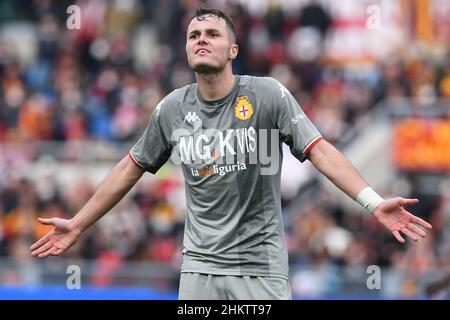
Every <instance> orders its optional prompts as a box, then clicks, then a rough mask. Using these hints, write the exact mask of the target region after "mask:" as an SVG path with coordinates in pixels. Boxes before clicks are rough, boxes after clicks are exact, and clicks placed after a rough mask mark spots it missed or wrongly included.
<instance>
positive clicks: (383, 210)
mask: <svg viewBox="0 0 450 320" xmlns="http://www.w3.org/2000/svg"><path fill="white" fill-rule="evenodd" d="M418 202H419V200H418V199H405V198H401V197H397V198H393V199H387V200H384V201H383V202H382V203H380V204H379V205H378V207H377V208H376V209H375V212H374V213H373V215H374V216H375V217H376V218H377V219H378V221H379V222H380V223H381V224H382V225H383V226H384V227H386V228H387V229H388V230H389V231H391V232H392V234H393V235H394V237H395V238H396V239H397V240H398V241H399V242H401V243H404V242H405V239H403V237H402V236H401V235H400V232H401V233H403V234H404V235H406V236H407V237H409V238H411V239H412V240H414V241H417V240H419V237H422V238H425V236H426V233H425V232H424V231H423V230H422V229H421V228H419V227H418V226H422V227H424V228H426V229H431V228H432V227H431V224H429V223H428V222H426V221H425V220H422V219H420V218H419V217H416V216H415V215H413V214H411V213H410V212H408V211H407V210H405V208H404V206H406V205H413V204H416V203H418Z"/></svg>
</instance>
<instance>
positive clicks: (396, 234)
mask: <svg viewBox="0 0 450 320" xmlns="http://www.w3.org/2000/svg"><path fill="white" fill-rule="evenodd" d="M392 234H393V235H394V237H395V238H396V239H397V240H398V242H401V243H404V242H405V239H403V237H402V236H401V235H400V232H398V231H392Z"/></svg>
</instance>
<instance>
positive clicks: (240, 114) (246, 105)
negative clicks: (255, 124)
mask: <svg viewBox="0 0 450 320" xmlns="http://www.w3.org/2000/svg"><path fill="white" fill-rule="evenodd" d="M236 100H237V105H236V108H235V109H234V114H235V116H236V118H238V119H239V120H247V119H249V118H250V117H251V116H252V114H253V108H252V105H251V103H250V102H249V101H248V97H247V96H241V97H237V99H236Z"/></svg>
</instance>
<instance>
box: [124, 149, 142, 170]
mask: <svg viewBox="0 0 450 320" xmlns="http://www.w3.org/2000/svg"><path fill="white" fill-rule="evenodd" d="M128 156H129V157H130V159H131V161H133V162H134V164H135V165H137V166H138V167H139V168H141V169H144V167H143V166H141V165H140V164H139V163H137V161H136V160H134V158H133V156H132V155H131V152H128Z"/></svg>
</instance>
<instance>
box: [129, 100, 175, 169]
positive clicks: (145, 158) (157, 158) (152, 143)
mask: <svg viewBox="0 0 450 320" xmlns="http://www.w3.org/2000/svg"><path fill="white" fill-rule="evenodd" d="M166 104H168V102H167V101H165V99H163V100H162V101H161V102H160V103H159V104H158V106H157V107H156V109H155V111H154V112H153V113H152V115H151V118H150V121H149V124H148V126H147V128H146V129H145V131H144V133H143V134H142V136H141V138H140V139H139V140H138V141H137V142H136V144H135V145H134V146H133V147H132V148H131V150H130V153H129V155H130V157H131V159H132V160H133V161H134V162H135V163H136V164H137V165H138V166H140V167H141V168H143V169H145V170H146V171H149V172H151V173H156V172H157V171H158V170H159V169H160V168H161V167H162V166H163V165H164V163H166V162H167V160H168V159H169V157H170V155H171V152H172V147H171V144H170V136H171V127H170V122H169V119H168V117H167V115H168V112H167V111H166V110H165V109H167V107H168V106H167V105H166Z"/></svg>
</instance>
